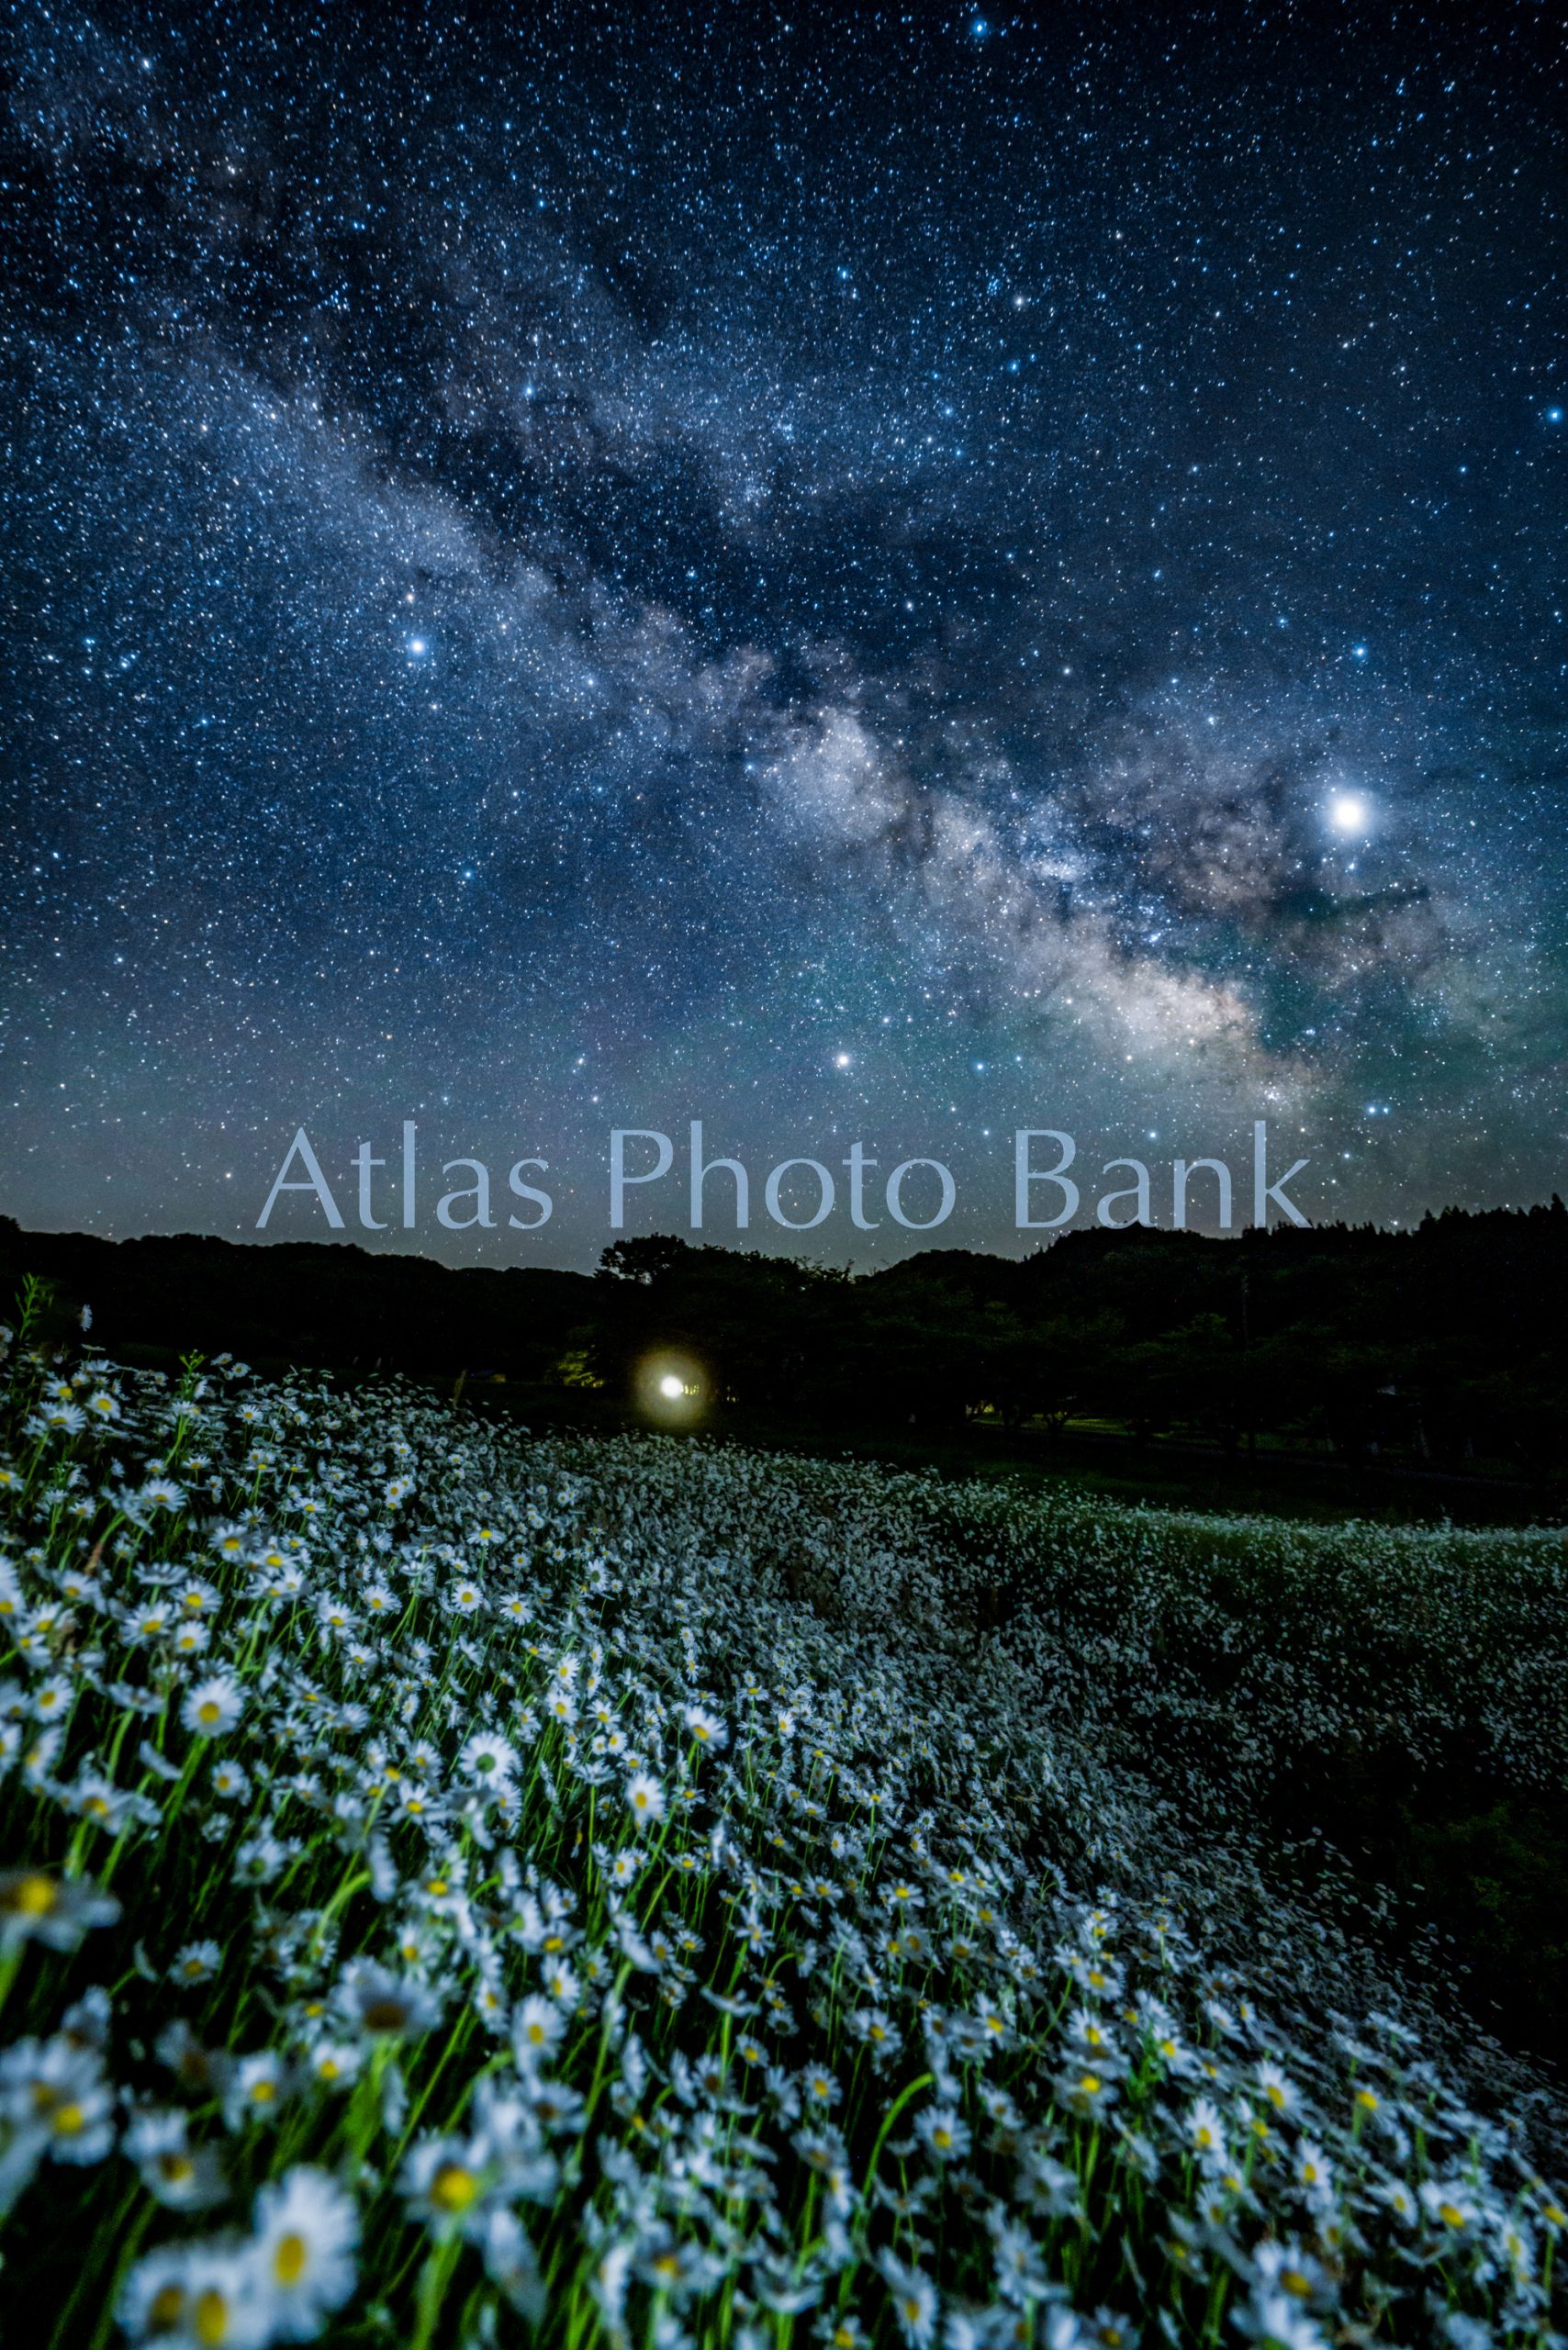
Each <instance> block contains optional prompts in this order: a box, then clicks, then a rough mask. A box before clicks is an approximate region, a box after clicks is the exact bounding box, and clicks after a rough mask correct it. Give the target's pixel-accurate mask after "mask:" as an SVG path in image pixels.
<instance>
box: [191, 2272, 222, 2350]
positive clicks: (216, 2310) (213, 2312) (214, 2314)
mask: <svg viewBox="0 0 1568 2350" xmlns="http://www.w3.org/2000/svg"><path fill="white" fill-rule="evenodd" d="M191 2315H192V2318H193V2320H194V2323H193V2325H192V2329H191V2330H192V2332H193V2333H195V2335H196V2340H197V2341H198V2342H199V2343H201V2344H204V2345H205V2350H217V2345H218V2344H219V2343H223V2342H227V2341H228V2339H229V2304H228V2302H227V2301H226V2300H224V2298H223V2295H222V2294H221V2293H220V2292H219V2291H218V2288H217V2286H216V2285H209V2286H208V2287H207V2290H206V2292H205V2293H201V2294H198V2295H197V2297H196V2308H195V2309H194V2310H193V2311H192V2312H191Z"/></svg>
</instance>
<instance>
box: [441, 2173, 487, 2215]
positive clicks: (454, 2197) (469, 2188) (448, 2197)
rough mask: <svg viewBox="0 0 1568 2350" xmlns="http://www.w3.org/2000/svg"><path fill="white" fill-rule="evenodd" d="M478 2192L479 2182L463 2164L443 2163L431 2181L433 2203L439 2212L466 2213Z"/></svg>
mask: <svg viewBox="0 0 1568 2350" xmlns="http://www.w3.org/2000/svg"><path fill="white" fill-rule="evenodd" d="M478 2192H479V2182H478V2180H477V2179H476V2177H475V2176H474V2174H473V2172H472V2171H471V2170H465V2169H464V2167H463V2165H462V2164H461V2163H442V2166H441V2168H440V2169H439V2170H438V2171H437V2173H436V2175H435V2177H433V2178H432V2179H431V2202H432V2203H433V2204H434V2205H435V2208H436V2210H438V2211H466V2210H467V2209H468V2206H469V2205H470V2203H472V2202H473V2200H474V2199H475V2197H476V2195H477V2194H478Z"/></svg>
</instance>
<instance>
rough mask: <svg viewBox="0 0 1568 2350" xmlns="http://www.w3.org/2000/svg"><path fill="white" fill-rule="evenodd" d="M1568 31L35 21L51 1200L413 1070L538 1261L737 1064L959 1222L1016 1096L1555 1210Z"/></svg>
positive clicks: (1163, 1135) (411, 1080)
mask: <svg viewBox="0 0 1568 2350" xmlns="http://www.w3.org/2000/svg"><path fill="white" fill-rule="evenodd" d="M1553 41H1554V36H1553V33H1552V28H1551V27H1550V25H1549V24H1548V22H1547V20H1546V18H1545V17H1542V15H1541V13H1540V12H1539V11H1536V10H1533V9H1526V8H1517V7H1510V6H1495V7H1493V8H1492V9H1490V10H1489V11H1487V12H1485V13H1484V15H1482V16H1480V17H1473V16H1467V15H1466V14H1465V12H1462V11H1461V12H1457V13H1452V14H1449V13H1443V14H1440V15H1439V13H1437V12H1433V13H1432V14H1430V15H1424V14H1423V13H1421V12H1420V11H1417V10H1412V9H1405V8H1400V9H1390V10H1388V11H1387V12H1384V13H1380V14H1376V15H1374V17H1371V18H1369V17H1368V16H1367V15H1366V12H1364V11H1352V10H1350V9H1343V10H1340V9H1336V8H1334V7H1331V6H1330V7H1324V8H1318V9H1314V10H1312V11H1311V12H1306V11H1300V10H1297V11H1291V10H1287V9H1283V8H1274V7H1271V6H1258V7H1255V8H1253V9H1250V10H1248V11H1238V12H1230V11H1218V10H1216V11H1214V12H1213V13H1210V12H1208V11H1204V10H1185V9H1184V10H1166V11H1162V10H1159V9H1156V10H1152V11H1150V10H1147V9H1140V10H1133V9H1130V8H1126V9H1123V8H1116V9H1112V8H1099V7H1089V6H1078V7H1065V8H1053V9H1051V10H1049V11H1044V10H1042V11H1040V12H1038V13H1037V14H1036V13H1034V12H1031V13H1027V14H1019V13H1013V14H1004V15H998V16H996V17H990V16H989V15H977V14H975V13H974V12H972V11H950V10H943V9H940V8H934V9H920V8H911V9H904V10H893V9H880V8H876V7H868V8H865V9H844V10H823V9H812V10H809V11H808V10H801V11H799V12H791V10H790V8H789V7H787V6H786V7H781V8H778V9H776V10H774V11H771V12H759V11H752V10H741V9H725V8H720V9H717V10H693V9H689V8H675V7H668V6H653V7H647V6H637V7H635V8H632V7H629V6H616V7H581V8H579V7H576V6H573V7H561V8H559V9H554V8H537V9H533V8H530V9H517V10H515V11H511V12H510V13H509V12H507V11H503V10H489V9H487V10H484V11H478V10H473V11H465V10H463V9H455V10H452V11H446V12H439V13H437V12H431V13H429V14H425V15H421V16H420V17H409V20H408V22H407V24H406V25H402V24H399V25H398V27H397V28H394V27H392V26H391V25H390V23H382V22H380V21H379V20H378V19H377V18H376V17H374V16H373V14H372V13H371V12H369V11H363V12H362V11H347V10H343V9H341V8H328V7H325V6H322V7H310V6H301V7H296V8H274V9H268V8H266V7H252V6H245V7H242V8H241V7H238V6H208V7H194V8H190V7H161V8H158V9H151V8H135V7H115V8H109V9H106V10H101V11H99V12H97V13H95V14H94V15H91V16H89V15H87V14H85V13H82V12H78V11H75V10H73V9H71V8H68V7H62V6H38V7H32V8H28V9H23V10H20V11H18V12H17V16H16V17H14V19H13V20H12V24H11V28H10V31H9V35H8V42H9V50H10V56H9V64H10V69H11V70H10V75H9V83H10V95H9V98H8V101H7V113H6V121H5V126H4V131H5V154H4V169H3V172H0V178H3V180H4V197H5V203H6V213H7V219H8V228H7V247H8V251H9V253H10V257H11V269H10V273H9V277H10V292H9V296H8V299H7V306H6V324H5V352H6V362H7V364H6V380H7V384H8V386H9V392H8V397H7V420H6V438H7V449H6V474H5V480H4V485H3V487H0V500H3V504H4V512H5V531H6V549H7V558H8V560H7V578H8V605H9V611H8V630H7V633H8V648H7V649H8V653H9V656H10V659H9V667H10V671H11V678H12V690H11V694H10V697H9V713H10V714H9V718H8V722H7V737H8V752H7V762H6V787H5V788H6V797H7V803H8V821H7V839H8V856H9V859H10V867H11V869H10V876H9V880H8V887H7V905H8V918H7V922H6V934H5V938H4V959H3V962H0V972H3V974H4V977H3V979H0V986H3V989H4V1013H5V1025H4V1031H3V1035H0V1055H3V1064H4V1065H3V1069H0V1088H3V1093H0V1098H3V1099H4V1101H5V1102H6V1125H7V1134H8V1140H7V1143H6V1147H5V1151H4V1155H3V1166H4V1171H5V1175H6V1197H5V1200H4V1203H3V1204H4V1206H5V1207H6V1209H7V1210H9V1211H10V1212H11V1213H14V1214H18V1215H20V1216H21V1217H22V1218H23V1219H24V1220H25V1221H29V1222H34V1223H42V1224H72V1225H84V1226H89V1227H92V1228H97V1229H103V1230H106V1231H112V1232H116V1233H126V1232H130V1231H136V1230H145V1229H150V1228H151V1229H171V1228H191V1227H196V1228H206V1229H210V1230H215V1231H223V1232H233V1231H236V1230H241V1231H243V1230H248V1229H250V1228H251V1227H252V1225H253V1222H254V1217H255V1214H256V1211H257V1207H258V1206H259V1203H260V1200H261V1198H262V1197H263V1196H264V1192H265V1190H266V1187H267V1184H268V1183H269V1182H270V1180H271V1175H272V1172H273V1171H274V1169H275V1168H276V1166H277V1163H278V1160H279V1158H280V1157H281V1154H282V1150H283V1148H284V1147H286V1142H287V1138H288V1136H290V1135H291V1134H292V1133H293V1131H294V1129H295V1127H296V1126H297V1125H299V1124H300V1123H302V1122H303V1123H305V1124H307V1125H308V1126H309V1128H310V1131H311V1133H312V1136H315V1137H316V1138H317V1139H318V1140H319V1145H320V1147H322V1149H323V1155H324V1156H326V1155H328V1154H331V1155H332V1156H333V1158H334V1164H335V1165H341V1166H346V1164H347V1161H348V1158H349V1155H350V1154H351V1153H352V1151H353V1149H354V1148H355V1147H356V1146H357V1144H358V1142H359V1141H360V1140H361V1139H362V1138H363V1137H364V1136H371V1137H373V1138H374V1139H375V1141H376V1143H377V1145H378V1147H379V1146H380V1145H386V1146H387V1147H388V1148H390V1147H391V1144H392V1142H393V1139H394V1137H395V1136H396V1133H397V1131H398V1125H399V1123H400V1121H401V1120H403V1119H404V1118H407V1117H417V1118H418V1119H419V1120H420V1125H421V1132H422V1133H424V1134H426V1135H427V1136H428V1137H429V1138H430V1144H431V1148H432V1149H433V1150H435V1151H438V1152H439V1151H440V1150H441V1149H442V1147H444V1148H445V1149H447V1150H449V1151H451V1152H453V1153H456V1152H464V1151H469V1150H475V1149H482V1150H485V1149H491V1148H493V1149H494V1151H495V1153H496V1155H497V1157H498V1158H501V1159H502V1163H503V1164H504V1155H507V1154H509V1147H510V1156H514V1157H515V1156H516V1155H517V1154H518V1153H521V1152H524V1151H526V1152H530V1153H538V1154H539V1155H540V1156H542V1157H543V1158H545V1159H546V1160H547V1161H549V1162H550V1163H551V1165H552V1167H553V1168H554V1169H556V1170H557V1194H556V1195H557V1202H558V1205H557V1214H556V1217H555V1219H554V1222H553V1224H552V1225H551V1226H550V1227H549V1229H548V1231H547V1232H546V1233H545V1234H544V1235H543V1237H542V1238H541V1240H540V1241H539V1242H537V1243H532V1244H529V1253H530V1254H531V1255H532V1256H533V1257H536V1258H537V1257H539V1256H540V1255H543V1254H550V1253H554V1255H555V1256H556V1257H558V1258H559V1259H562V1260H563V1261H587V1260H588V1258H589V1257H590V1256H591V1253H592V1250H593V1249H594V1248H597V1246H598V1245H599V1242H600V1241H601V1240H602V1238H603V1237H604V1231H603V1226H604V1204H603V1198H602V1191H603V1185H602V1177H601V1172H600V1170H601V1169H602V1164H603V1158H604V1151H603V1138H604V1136H605V1134H606V1132H607V1130H608V1128H609V1127H610V1125H612V1124H620V1125H636V1126H656V1127H661V1128H664V1129H666V1131H669V1132H672V1133H680V1132H682V1131H683V1129H684V1122H685V1121H686V1120H687V1119H688V1118H690V1117H694V1116H695V1117H701V1118H702V1119H703V1120H704V1123H705V1126H706V1129H707V1134H708V1137H709V1144H710V1148H711V1149H721V1148H722V1149H724V1150H739V1151H740V1152H741V1153H742V1154H743V1155H744V1156H747V1157H754V1158H755V1160H756V1166H757V1169H758V1171H759V1172H760V1170H761V1169H763V1168H764V1167H766V1165H767V1163H768V1160H769V1158H770V1157H777V1156H779V1155H781V1154H782V1153H783V1152H785V1151H787V1150H794V1151H803V1150H813V1151H815V1152H816V1153H817V1154H818V1155H820V1156H822V1157H823V1158H828V1159H834V1158H838V1157H840V1156H842V1152H843V1150H844V1149H845V1148H846V1147H847V1146H848V1143H849V1142H850V1141H851V1140H853V1139H855V1138H856V1137H857V1136H858V1137H863V1138H864V1139H865V1141H866V1142H867V1144H868V1147H878V1148H879V1149H880V1150H882V1151H883V1152H884V1153H885V1154H886V1155H887V1156H888V1157H890V1158H891V1157H896V1156H902V1155H905V1154H907V1153H935V1154H936V1155H937V1156H940V1157H941V1158H944V1159H946V1160H947V1161H948V1162H949V1163H951V1164H952V1165H953V1166H954V1168H955V1169H956V1170H958V1172H959V1174H960V1176H961V1177H964V1178H966V1179H967V1177H968V1174H969V1170H970V1169H973V1170H974V1181H973V1182H972V1183H968V1184H967V1188H966V1193H965V1196H966V1200H969V1199H972V1200H974V1201H975V1202H976V1203H978V1204H977V1205H976V1207H975V1208H974V1209H973V1211H972V1212H971V1213H969V1215H968V1217H967V1220H966V1222H965V1225H964V1228H963V1229H962V1230H961V1231H960V1230H959V1229H958V1225H955V1227H954V1229H953V1231H952V1234H951V1237H953V1238H954V1239H955V1240H960V1239H961V1240H965V1241H968V1242H970V1243H982V1244H983V1243H986V1242H990V1243H993V1244H995V1245H1002V1246H1012V1245H1013V1236H1012V1229H1011V1214H1012V1200H1011V1188H1010V1181H1009V1180H1008V1175H1007V1168H1006V1154H1005V1145H1006V1137H1007V1136H1008V1135H1009V1133H1010V1131H1011V1129H1012V1128H1013V1127H1014V1125H1053V1126H1063V1127H1070V1128H1073V1129H1074V1130H1076V1131H1078V1132H1080V1133H1081V1135H1082V1136H1084V1137H1085V1138H1086V1150H1087V1152H1088V1154H1089V1155H1091V1156H1092V1157H1093V1158H1099V1157H1101V1156H1104V1155H1107V1154H1108V1153H1109V1152H1110V1151H1112V1150H1115V1149H1126V1148H1128V1147H1138V1146H1140V1145H1141V1144H1143V1143H1145V1142H1148V1147H1149V1150H1150V1154H1151V1155H1153V1153H1154V1152H1155V1150H1156V1149H1158V1151H1159V1154H1160V1155H1162V1156H1165V1155H1170V1153H1174V1152H1177V1151H1182V1150H1195V1149H1204V1150H1211V1149H1215V1148H1216V1147H1223V1146H1225V1145H1226V1144H1227V1143H1229V1142H1231V1141H1232V1140H1234V1138H1235V1136H1237V1135H1238V1134H1241V1133H1244V1132H1247V1131H1249V1127H1250V1122H1251V1121H1252V1119H1253V1118H1254V1117H1256V1116H1267V1117H1269V1118H1271V1120H1273V1121H1275V1122H1276V1123H1277V1125H1279V1126H1280V1128H1281V1129H1282V1132H1284V1133H1285V1134H1286V1135H1288V1136H1290V1137H1291V1139H1292V1143H1293V1147H1294V1148H1298V1149H1307V1150H1310V1151H1311V1152H1312V1153H1313V1154H1314V1163H1315V1168H1316V1170H1317V1172H1316V1177H1315V1182H1316V1196H1315V1200H1314V1205H1315V1208H1316V1212H1317V1213H1319V1214H1344V1215H1353V1216H1361V1215H1368V1214H1377V1215H1382V1216H1389V1215H1394V1216H1398V1217H1401V1218H1403V1217H1407V1216H1409V1215H1410V1214H1418V1213H1419V1211H1420V1209H1421V1208H1422V1207H1423V1206H1425V1205H1427V1204H1428V1203H1434V1204H1440V1203H1442V1202H1443V1201H1445V1200H1449V1199H1460V1200H1463V1199H1475V1200H1479V1201H1494V1200H1500V1199H1503V1198H1514V1199H1519V1198H1533V1197H1537V1196H1540V1195H1542V1194H1543V1193H1544V1192H1548V1191H1550V1190H1551V1188H1552V1186H1553V1184H1554V1183H1555V1182H1556V1181H1559V1180H1560V1172H1561V1168H1562V1158H1563V1148H1564V1141H1565V1138H1568V1115H1565V1107H1564V1093H1563V1075H1564V1069H1563V1059H1562V1024H1563V1016H1564V1010H1565V998H1568V968H1565V965H1568V957H1565V953H1564V948H1565V946H1568V926H1565V921H1564V903H1563V901H1564V890H1565V886H1568V853H1565V848H1564V814H1565V808H1564V796H1565V795H1564V785H1563V782H1562V722H1563V718H1564V714H1565V711H1568V641H1565V634H1564V627H1563V612H1564V609H1565V607H1564V600H1563V599H1564V583H1563V580H1562V545H1563V530H1562V522H1563V510H1562V509H1563V481H1564V471H1563V465H1564V454H1565V452H1568V424H1565V423H1564V406H1563V400H1564V386H1563V383H1562V372H1561V353H1562V323H1563V319H1562V283H1561V281H1562V197H1561V186H1562V180H1561V166H1562V139H1561V134H1560V132H1559V130H1558V129H1557V128H1556V125H1555V122H1554V109H1553V105H1552V97H1553V93H1554V91H1555V89H1556V88H1557V87H1558V86H1559V82H1558V78H1557V77H1558V75H1559V74H1560V71H1561V62H1562V61H1561V52H1560V50H1559V49H1558V48H1557V47H1555V46H1554V45H1553ZM1101 1138H1103V1141H1104V1145H1105V1150H1104V1152H1101V1151H1100V1150H1098V1149H1097V1148H1096V1147H1095V1144H1096V1142H1097V1140H1098V1139H1101ZM988 1169H989V1170H991V1171H990V1172H989V1173H988V1172H986V1171H985V1170H988ZM666 1222H667V1217H666ZM296 1228H298V1229H300V1230H304V1229H308V1228H310V1226H309V1225H308V1219H307V1218H306V1216H305V1214H304V1212H303V1210H301V1211H299V1212H298V1222H297V1227H296ZM394 1237H396V1236H394ZM714 1237H722V1236H720V1235H715V1236H714ZM774 1237H775V1240H776V1241H778V1240H779V1238H780V1237H779V1236H778V1235H775V1236H774ZM448 1245H449V1246H451V1247H453V1248H454V1249H456V1248H458V1247H459V1246H460V1244H458V1243H456V1242H450V1243H449V1244H448ZM823 1245H824V1247H829V1252H830V1253H832V1251H833V1249H834V1248H836V1249H837V1251H838V1253H839V1254H841V1255H842V1254H843V1253H844V1252H843V1245H842V1239H841V1238H840V1239H838V1240H834V1241H832V1243H831V1246H830V1243H829V1241H827V1240H824V1242H823ZM870 1245H871V1246H872V1247H875V1246H877V1245H879V1243H877V1242H873V1243H871V1244H870ZM493 1247H494V1244H493V1243H492V1253H493Z"/></svg>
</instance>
